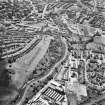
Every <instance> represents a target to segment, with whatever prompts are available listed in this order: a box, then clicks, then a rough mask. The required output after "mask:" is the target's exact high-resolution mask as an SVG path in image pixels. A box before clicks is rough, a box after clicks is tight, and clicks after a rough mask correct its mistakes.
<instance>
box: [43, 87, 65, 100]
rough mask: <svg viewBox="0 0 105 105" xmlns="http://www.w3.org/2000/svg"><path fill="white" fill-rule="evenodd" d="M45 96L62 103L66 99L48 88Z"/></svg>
mask: <svg viewBox="0 0 105 105" xmlns="http://www.w3.org/2000/svg"><path fill="white" fill-rule="evenodd" d="M44 95H46V96H48V97H49V98H51V99H53V100H55V101H58V102H61V101H62V100H63V98H64V95H62V94H60V93H58V92H57V91H56V90H54V89H51V88H48V89H47V90H46V91H45V92H44Z"/></svg>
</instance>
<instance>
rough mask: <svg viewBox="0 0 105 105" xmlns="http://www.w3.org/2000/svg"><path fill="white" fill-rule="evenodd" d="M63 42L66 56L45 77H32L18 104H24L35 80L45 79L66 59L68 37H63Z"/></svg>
mask: <svg viewBox="0 0 105 105" xmlns="http://www.w3.org/2000/svg"><path fill="white" fill-rule="evenodd" d="M62 42H63V43H64V45H65V54H64V56H63V58H62V59H61V60H60V61H59V62H58V63H56V65H55V66H54V67H53V68H52V69H51V70H50V71H49V72H48V73H47V74H46V75H45V76H43V77H38V78H37V79H35V80H34V79H32V80H31V81H29V82H28V83H27V84H26V86H27V87H26V90H25V91H24V93H23V97H22V99H21V101H20V102H19V103H17V104H16V105H22V103H23V102H24V100H25V96H26V94H27V91H28V89H29V88H30V85H32V84H33V83H34V82H36V81H37V80H43V79H45V78H46V77H48V76H49V75H50V74H52V72H53V71H54V68H55V67H56V66H58V65H59V64H60V63H61V62H62V61H63V60H64V59H65V57H66V56H67V50H68V47H67V44H66V39H64V38H62Z"/></svg>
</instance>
